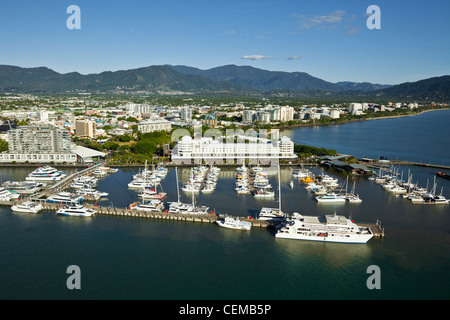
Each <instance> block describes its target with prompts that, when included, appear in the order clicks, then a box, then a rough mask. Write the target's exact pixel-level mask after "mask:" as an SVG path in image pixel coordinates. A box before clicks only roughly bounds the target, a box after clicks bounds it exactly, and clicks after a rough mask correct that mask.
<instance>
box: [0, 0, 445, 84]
mask: <svg viewBox="0 0 450 320" xmlns="http://www.w3.org/2000/svg"><path fill="white" fill-rule="evenodd" d="M372 4H375V5H378V6H379V7H380V9H381V29H380V30H369V29H368V28H367V27H366V20H367V18H368V17H367V14H366V10H367V7H368V6H369V5H372ZM70 5H78V6H79V7H80V9H81V30H69V29H68V28H67V26H66V21H67V19H68V18H69V16H70V14H67V13H66V10H67V7H68V6H70ZM449 31H450V1H448V0H433V1H416V0H409V1H400V0H389V1H386V0H370V1H366V0H345V1H335V0H329V1H328V0H309V1H303V0H296V1H292V0H241V1H235V0H227V1H218V0H166V1H145V0H127V1H114V0H110V1H104V0H95V1H94V0H88V1H81V0H70V1H65V0H58V1H56V0H28V1H25V0H2V1H1V3H0V64H8V65H16V66H21V67H38V66H46V67H49V68H51V69H53V70H55V71H57V72H61V73H67V72H73V71H77V72H80V73H82V74H88V73H98V72H103V71H115V70H123V69H131V68H138V67H144V66H149V65H162V64H173V65H176V64H183V65H188V66H193V67H198V68H201V69H208V68H213V67H216V66H221V65H226V64H236V65H250V66H254V67H257V68H261V69H266V70H273V71H287V72H293V71H301V72H307V73H309V74H311V75H313V76H316V77H319V78H321V79H324V80H327V81H331V82H337V81H357V82H363V81H367V82H373V83H383V84H397V83H402V82H407V81H417V80H421V79H425V78H429V77H434V76H441V75H448V74H450V36H449Z"/></svg>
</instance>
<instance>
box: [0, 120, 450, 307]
mask: <svg viewBox="0 0 450 320" xmlns="http://www.w3.org/2000/svg"><path fill="white" fill-rule="evenodd" d="M439 112H443V111H438V112H430V113H428V114H429V115H433V114H434V115H435V118H436V121H438V119H439V118H440V116H439V114H438V113H439ZM428 114H423V115H420V116H417V117H409V118H402V119H405V120H407V119H411V120H412V121H417V119H420V118H419V117H422V116H425V115H426V116H427V117H428ZM449 115H450V113H449V114H447V113H446V116H449ZM391 120H392V119H386V120H377V121H367V122H363V123H359V124H358V125H359V126H360V127H359V129H358V132H359V133H360V136H370V135H371V132H372V130H373V128H372V124H370V123H372V122H377V123H378V125H381V124H382V123H383V122H390V121H391ZM427 121H428V120H427ZM363 124H367V126H366V127H364V126H363ZM352 125H354V124H353V123H352V124H346V125H341V126H333V127H335V128H332V130H333V131H334V132H336V133H335V135H337V136H339V135H340V131H341V130H343V131H346V130H348V129H347V128H346V126H352ZM421 127H423V126H421ZM301 130H302V131H303V129H301ZM308 130H310V131H314V135H315V136H316V135H318V136H320V132H321V131H322V132H323V135H322V138H321V140H323V141H326V139H328V138H326V137H328V134H329V132H328V131H329V130H331V129H330V127H319V128H309V129H308V128H307V129H306V130H305V134H303V133H302V137H303V136H306V135H307V132H308ZM430 130H431V129H430ZM433 130H434V129H433ZM444 130H448V129H447V127H444V128H442V129H441V132H444ZM293 134H294V136H295V134H296V133H295V132H294V133H293ZM448 137H449V135H447V136H446V141H444V143H446V146H447V148H442V147H438V146H436V148H440V150H443V154H448V145H449V140H448ZM389 141H390V143H391V144H390V145H386V147H387V148H389V150H401V149H402V148H403V145H404V141H403V140H402V139H400V141H398V140H396V139H395V137H391V138H390V139H389ZM347 145H348V146H353V147H355V145H357V144H354V142H352V141H349V140H347V141H341V142H339V143H337V144H336V146H334V147H333V148H334V149H338V150H340V146H343V147H344V146H347ZM428 147H429V146H427V148H428ZM355 148H356V147H355ZM365 149H367V150H370V149H371V146H370V144H364V145H363V147H361V148H360V150H359V152H361V153H365V152H366V150H365ZM444 149H447V150H445V151H444ZM386 150H387V151H388V149H386ZM350 151H351V150H348V151H347V150H342V152H348V153H352V152H350ZM391 152H393V151H391ZM405 152H406V151H405ZM423 152H424V149H421V148H416V149H414V150H410V153H411V154H414V155H415V156H416V157H418V158H419V157H421V156H423V157H424V158H425V157H430V158H429V159H430V160H432V159H435V160H436V158H435V157H436V156H437V157H440V153H439V152H435V153H434V154H433V155H431V153H430V152H428V151H427V153H423ZM383 155H385V156H388V157H389V154H388V153H384V154H383ZM402 155H403V153H402ZM405 155H406V154H405ZM399 156H400V154H399ZM445 157H447V156H445ZM407 159H408V160H415V159H410V158H407ZM446 159H447V160H448V159H450V157H447V158H446ZM444 161H445V160H444ZM408 169H409V170H410V173H411V174H412V175H413V180H414V181H417V182H418V184H419V185H421V186H426V183H427V180H428V181H429V183H430V185H431V183H432V182H433V179H434V176H435V172H436V169H433V168H422V167H407V166H401V167H399V171H400V172H402V171H403V172H404V177H406V175H407V174H408ZM138 170H139V169H138V168H120V170H119V172H117V173H114V174H111V175H109V176H107V177H105V178H102V180H101V181H100V182H99V184H98V187H97V189H98V190H101V191H105V192H109V196H108V198H107V199H105V200H102V201H99V202H98V205H102V206H115V207H122V208H124V207H127V206H128V205H129V204H130V203H132V202H135V201H137V197H136V194H137V192H136V191H132V190H129V189H128V188H127V184H128V182H130V181H131V179H132V175H133V174H135V173H137V171H138ZM312 170H313V171H315V172H316V173H319V172H320V170H321V169H320V168H316V167H314V168H312ZM29 171H31V168H0V175H1V180H2V181H6V180H11V179H17V180H21V179H23V178H25V176H26V175H27V174H28V173H29ZM188 172H189V171H188V169H186V168H184V169H182V170H180V172H179V178H180V181H181V182H183V181H186V180H187V179H188V178H189V173H188ZM291 174H292V168H282V172H281V183H280V184H281V188H282V208H283V210H285V211H287V212H299V213H301V214H305V215H323V214H333V213H334V212H335V211H336V213H337V214H341V215H345V216H347V217H351V218H352V219H354V220H355V221H357V222H375V221H376V220H377V219H378V220H380V221H381V224H382V227H384V228H385V235H386V236H385V237H384V238H372V239H371V240H370V241H369V242H368V243H367V244H363V245H360V244H358V245H353V244H338V243H320V242H309V241H295V240H285V239H276V238H275V237H274V236H273V233H272V232H271V231H270V230H266V229H262V228H261V229H260V228H253V229H252V230H251V231H240V230H230V229H224V228H220V227H218V226H217V225H215V224H204V223H194V222H176V221H168V220H156V219H145V218H134V217H117V216H100V215H99V216H93V217H90V218H80V217H63V216H56V215H55V213H54V212H51V211H42V212H40V213H39V214H37V215H29V214H17V213H12V212H11V209H10V208H9V207H0V270H1V272H0V299H152V300H161V299H163V300H167V299H168V300H198V299H199V300H205V299H208V300H209V299H213V300H215V299H224V300H230V299H232V300H244V299H245V300H297V299H448V298H450V295H449V290H448V288H449V287H450V282H449V277H448V269H449V267H450V205H442V206H441V205H413V204H411V203H410V201H408V200H406V199H403V198H402V197H401V196H395V195H392V194H389V193H388V192H386V191H385V190H384V189H382V188H381V187H380V186H379V185H377V184H375V183H374V182H373V181H369V180H367V178H362V177H358V178H352V180H351V181H350V186H351V183H352V182H353V179H355V180H356V189H357V192H358V193H359V194H360V196H361V198H362V199H363V202H362V203H360V204H350V203H345V204H319V203H317V202H316V201H315V200H314V199H313V197H312V194H311V193H309V192H308V191H306V190H305V189H304V188H303V186H302V185H301V184H300V183H299V182H298V181H295V184H294V188H290V186H289V182H290V181H291V180H292V176H291ZM339 179H340V182H343V181H344V178H343V177H339ZM270 180H271V183H272V185H273V186H277V185H278V182H277V176H276V175H273V176H271V178H270ZM234 181H235V180H234V171H233V170H232V169H222V170H221V173H220V176H219V180H218V183H217V188H216V190H215V191H214V192H213V193H210V194H199V195H198V196H197V197H196V201H197V202H198V203H200V204H205V205H207V206H209V207H210V210H215V211H216V212H217V213H223V214H230V215H234V216H249V215H251V216H253V217H254V216H255V215H256V214H257V212H259V210H260V209H261V207H263V206H264V207H278V202H277V199H278V193H277V192H276V197H275V199H255V198H254V197H253V196H251V195H238V194H237V193H236V191H235V190H234ZM437 182H438V191H440V188H441V187H443V195H444V196H446V198H450V181H449V180H443V179H439V178H438V179H437ZM162 186H163V189H164V191H165V192H167V193H168V196H167V198H166V200H165V201H166V202H169V201H175V200H176V197H177V195H176V194H177V192H176V179H175V171H174V170H173V169H171V170H170V172H169V174H168V175H167V176H166V178H165V179H164V180H163V182H162ZM180 192H181V191H180ZM181 194H182V200H183V201H186V202H190V201H191V194H189V193H184V192H181ZM70 265H77V266H79V267H80V270H81V289H80V290H69V289H68V288H67V286H66V281H67V278H68V277H69V274H67V273H66V269H67V267H68V266H70ZM371 265H376V266H378V267H379V268H380V271H381V277H380V279H381V289H379V290H378V289H372V290H370V289H368V287H367V285H366V281H367V279H368V277H369V276H370V274H368V273H367V268H368V267H369V266H371Z"/></svg>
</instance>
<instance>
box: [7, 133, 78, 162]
mask: <svg viewBox="0 0 450 320" xmlns="http://www.w3.org/2000/svg"><path fill="white" fill-rule="evenodd" d="M13 161H14V162H17V163H21V162H29V163H51V162H54V163H64V162H66V163H74V162H76V161H77V156H76V154H74V153H73V152H72V151H71V140H70V133H69V132H68V131H67V130H66V129H63V128H60V127H58V126H55V125H52V124H38V125H31V126H21V127H17V128H16V129H13V130H9V131H8V152H5V153H1V154H0V162H4V163H11V162H13Z"/></svg>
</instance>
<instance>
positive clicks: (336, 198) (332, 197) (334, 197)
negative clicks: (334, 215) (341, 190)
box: [316, 193, 345, 203]
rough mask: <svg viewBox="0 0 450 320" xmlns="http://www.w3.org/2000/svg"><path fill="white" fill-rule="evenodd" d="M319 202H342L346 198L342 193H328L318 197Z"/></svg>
mask: <svg viewBox="0 0 450 320" xmlns="http://www.w3.org/2000/svg"><path fill="white" fill-rule="evenodd" d="M316 201H317V202H327V203H331V202H333V203H342V202H345V198H344V197H343V196H341V195H338V194H336V193H327V194H324V195H322V196H317V197H316Z"/></svg>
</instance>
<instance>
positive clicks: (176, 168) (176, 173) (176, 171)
mask: <svg viewBox="0 0 450 320" xmlns="http://www.w3.org/2000/svg"><path fill="white" fill-rule="evenodd" d="M175 177H176V179H177V197H178V202H180V189H179V186H178V167H175Z"/></svg>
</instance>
